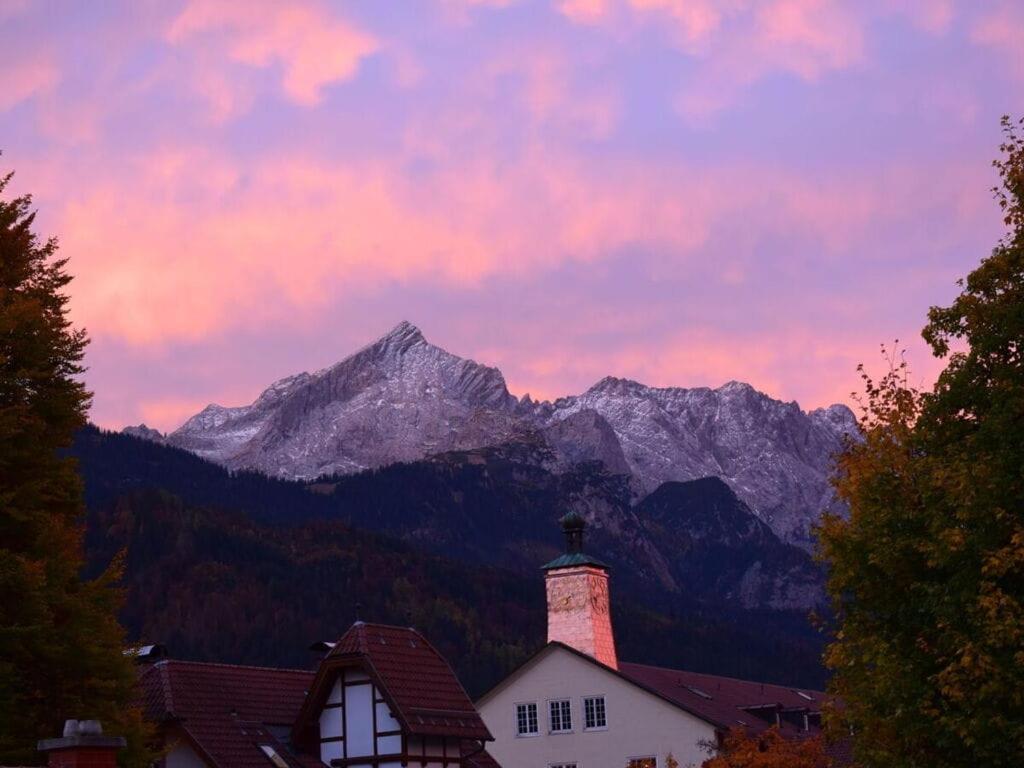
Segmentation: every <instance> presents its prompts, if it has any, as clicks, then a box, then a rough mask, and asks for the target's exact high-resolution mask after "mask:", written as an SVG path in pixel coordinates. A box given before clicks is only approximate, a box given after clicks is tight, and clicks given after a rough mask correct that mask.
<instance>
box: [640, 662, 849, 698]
mask: <svg viewBox="0 0 1024 768" xmlns="http://www.w3.org/2000/svg"><path fill="white" fill-rule="evenodd" d="M622 664H627V665H629V666H631V667H645V668H647V669H657V670H659V671H661V672H677V673H678V672H682V673H684V674H687V675H704V676H705V677H714V678H718V679H720V680H731V681H732V682H734V683H747V684H748V685H770V686H771V687H773V688H785V689H786V690H790V691H807V692H808V693H820V694H821V695H822V696H828V695H829V693H828V692H827V691H819V690H818V689H817V688H804V687H802V686H799V685H785V684H784V683H764V682H761V681H760V680H746V679H744V678H742V677H729V676H728V675H716V674H714V673H712V672H694V671H693V670H691V669H675V668H673V667H659V666H658V665H657V664H641V663H640V662H637V661H623V662H621V663H620V666H621V665H622Z"/></svg>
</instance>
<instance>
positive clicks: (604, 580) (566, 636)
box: [546, 565, 619, 669]
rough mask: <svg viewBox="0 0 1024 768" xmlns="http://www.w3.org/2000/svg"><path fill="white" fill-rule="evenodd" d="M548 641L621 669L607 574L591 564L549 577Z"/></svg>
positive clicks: (559, 569) (560, 570) (562, 569)
mask: <svg viewBox="0 0 1024 768" xmlns="http://www.w3.org/2000/svg"><path fill="white" fill-rule="evenodd" d="M546 586H547V597H548V642H553V641H557V642H560V643H565V644H566V645H568V646H570V647H572V648H575V649H576V650H578V651H580V652H582V653H585V654H587V655H588V656H592V657H593V658H595V659H597V660H598V661H600V662H601V663H602V664H607V665H608V666H609V667H612V668H613V669H618V667H619V661H618V656H617V655H616V653H615V637H614V636H613V635H612V616H611V607H610V605H609V602H608V572H607V571H605V570H604V569H602V568H596V567H594V566H590V565H583V566H574V567H569V568H554V569H552V570H550V571H548V572H547V576H546Z"/></svg>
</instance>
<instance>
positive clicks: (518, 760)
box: [477, 647, 714, 768]
mask: <svg viewBox="0 0 1024 768" xmlns="http://www.w3.org/2000/svg"><path fill="white" fill-rule="evenodd" d="M602 694H603V695H604V697H605V707H606V709H607V719H608V728H607V729H606V730H603V731H584V730H583V697H584V696H595V695H602ZM563 698H568V699H571V700H572V721H573V731H572V732H571V733H566V734H562V733H559V734H549V733H548V726H549V723H548V706H547V702H548V701H549V700H550V699H563ZM530 701H535V702H537V714H538V719H539V724H540V734H539V735H538V736H530V737H520V736H517V735H516V707H515V705H516V704H518V703H524V702H530ZM477 707H478V709H479V710H480V714H481V715H482V716H483V719H484V722H485V723H487V727H488V728H489V729H490V731H491V733H492V734H493V735H494V738H495V741H494V742H491V743H490V744H488V745H487V750H488V752H490V753H491V755H493V756H494V758H495V759H496V760H497V761H498V762H499V763H500V764H501V765H502V768H545V767H546V766H548V765H551V764H552V763H573V762H574V763H576V765H577V766H578V768H624V766H625V765H626V760H627V759H628V758H630V757H640V756H644V755H655V756H656V757H657V758H658V768H666V763H665V758H666V756H667V755H668V754H669V753H671V754H672V755H673V757H675V759H676V760H677V761H678V762H679V767H680V768H690V767H691V766H695V767H696V766H700V764H701V763H702V762H704V760H706V759H707V758H708V757H709V754H708V752H707V750H706V749H705V748H704V747H703V746H702V743H701V742H706V741H712V740H713V739H714V729H713V728H712V727H711V726H710V725H709V724H707V723H705V722H704V721H703V720H700V719H698V718H696V717H694V716H692V715H690V714H688V713H686V712H684V711H682V710H681V709H678V708H677V707H674V706H672V705H671V704H669V703H667V702H665V701H663V700H662V699H660V698H658V697H657V696H653V695H651V694H649V693H647V692H646V691H643V690H642V689H640V688H637V687H636V686H634V685H632V684H631V683H629V682H627V681H625V680H623V679H622V678H620V677H618V676H617V675H615V674H613V673H611V672H608V671H607V670H605V669H602V668H601V667H598V666H596V665H594V664H591V663H590V662H588V661H586V660H584V659H581V658H579V657H578V656H576V655H575V654H572V653H570V652H569V651H566V650H565V649H562V648H557V647H555V648H551V649H549V650H548V651H547V652H546V653H545V655H544V656H543V658H541V659H540V660H539V661H537V662H535V663H534V664H533V665H532V666H530V667H529V668H527V669H525V670H523V671H522V672H520V673H519V676H518V677H517V678H516V679H515V680H512V681H511V682H509V683H507V684H506V685H504V686H503V687H501V688H500V689H498V690H497V691H495V692H494V693H492V694H491V695H490V696H489V697H488V698H487V699H486V700H484V701H482V702H480V703H478V705H477Z"/></svg>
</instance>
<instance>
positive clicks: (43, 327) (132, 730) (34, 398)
mask: <svg viewBox="0 0 1024 768" xmlns="http://www.w3.org/2000/svg"><path fill="white" fill-rule="evenodd" d="M10 179H11V174H8V175H7V176H5V177H3V178H0V764H3V765H18V764H22V765H24V764H32V763H35V762H38V761H39V759H40V756H39V755H38V753H36V751H35V744H36V741H37V740H38V739H40V738H47V737H53V736H59V735H60V733H61V728H62V725H63V721H64V720H65V719H68V718H96V719H99V720H101V721H103V722H104V724H105V727H106V728H107V729H108V732H110V733H114V732H115V729H119V734H118V735H120V734H125V735H128V736H129V737H130V738H131V740H132V750H131V751H130V753H129V754H130V755H132V756H133V757H134V761H135V762H137V761H139V760H143V759H144V744H142V743H141V741H140V739H142V738H143V730H144V729H143V728H142V726H141V721H140V719H139V715H138V712H137V711H136V710H134V709H133V708H132V707H131V701H132V698H133V693H134V680H135V675H134V670H133V666H132V663H131V661H130V660H129V659H127V658H125V656H124V653H123V650H122V649H123V641H124V637H123V632H122V630H121V627H120V625H119V624H118V621H117V611H118V609H119V607H120V605H121V594H120V590H119V588H118V585H117V582H118V579H119V575H120V560H118V561H116V562H115V563H114V564H112V566H111V568H109V569H108V571H107V572H106V573H105V574H104V575H103V576H101V577H100V578H99V579H97V580H94V581H83V580H82V578H81V576H80V572H81V569H82V565H83V548H82V535H83V530H82V517H83V512H84V508H83V501H82V485H81V481H80V480H79V477H78V475H77V473H76V469H75V464H74V461H73V460H72V459H70V458H67V457H65V456H62V455H61V450H62V449H65V448H67V447H68V446H69V445H70V443H71V440H72V437H73V435H74V432H75V430H77V429H78V428H79V427H81V426H82V425H83V424H85V420H86V410H87V408H88V405H89V401H90V394H89V393H88V392H87V391H86V388H85V386H84V384H83V383H82V382H81V380H80V375H81V374H82V372H83V366H82V356H83V353H84V350H85V346H86V343H87V338H86V334H85V332H84V331H83V330H80V329H77V330H76V329H74V328H73V327H72V325H71V322H70V321H69V319H68V317H67V302H68V297H67V294H66V292H65V289H66V287H67V285H68V283H69V282H70V280H71V277H70V276H69V275H68V273H67V271H66V265H67V260H66V259H61V258H57V257H56V252H57V243H56V241H55V240H52V239H51V240H48V241H46V242H40V240H39V239H38V238H37V237H36V235H35V233H34V232H33V223H34V219H35V215H34V213H33V212H32V211H31V198H30V197H28V196H22V197H14V198H11V199H6V198H5V197H4V192H5V190H6V187H7V185H8V183H9V181H10Z"/></svg>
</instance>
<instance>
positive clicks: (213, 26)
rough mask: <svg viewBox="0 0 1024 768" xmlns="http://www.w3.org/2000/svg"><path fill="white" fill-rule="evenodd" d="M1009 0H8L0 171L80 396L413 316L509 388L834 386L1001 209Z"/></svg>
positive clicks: (802, 395)
mask: <svg viewBox="0 0 1024 768" xmlns="http://www.w3.org/2000/svg"><path fill="white" fill-rule="evenodd" d="M1021 40H1024V11H1022V10H1020V7H1019V4H1017V3H1014V2H1009V1H1007V2H1000V1H999V0H993V1H992V2H979V3H969V4H968V3H956V2H952V0H950V1H948V2H947V1H944V0H916V1H910V0H907V1H904V0H899V1H898V0H856V2H855V1H854V0H849V1H848V2H839V1H838V0H760V1H755V0H719V1H718V2H715V1H713V0H562V2H540V1H538V0H437V2H429V1H428V0H423V1H422V2H415V3H382V2H380V0H368V1H367V2H330V3H329V2H310V3H287V4H285V3H279V2H274V1H273V0H266V2H262V1H261V2H255V1H253V0H249V2H246V3H234V2H214V1H212V0H187V1H185V2H169V1H166V0H161V1H160V2H156V1H155V0H154V1H153V2H130V3H129V2H123V3H117V2H110V3H102V4H99V3H78V4H67V3H60V2H52V3H50V2H19V0H0V86H2V87H0V149H2V150H3V152H4V154H3V156H2V157H0V171H6V170H11V169H13V170H14V171H16V174H17V175H16V177H15V181H14V184H13V186H14V188H15V191H17V192H32V193H33V194H34V196H35V202H36V205H37V207H38V209H39V218H38V220H37V221H38V227H39V230H40V233H41V234H43V235H56V236H58V237H59V239H60V242H61V252H62V254H63V255H64V256H68V257H70V259H71V270H72V272H73V273H74V274H75V275H76V280H75V282H74V283H73V284H72V294H73V302H72V304H73V307H72V309H73V315H74V318H75V320H76V322H78V323H80V324H82V325H84V326H85V327H86V328H88V330H89V333H90V335H91V337H92V340H93V342H92V345H91V347H90V350H89V353H88V359H87V362H88V365H89V366H90V370H89V373H88V382H89V385H90V386H91V387H92V389H93V390H94V391H95V403H94V406H93V411H92V418H93V420H94V421H96V422H97V423H99V424H100V425H102V426H106V427H121V426H123V425H125V424H132V423H138V422H141V421H145V422H146V423H147V424H149V425H151V426H155V427H157V428H160V429H164V430H166V429H171V428H174V427H176V426H177V425H178V424H179V423H180V422H181V421H182V420H183V419H184V418H185V417H187V416H188V415H190V414H191V413H193V412H195V411H197V410H199V409H200V408H202V407H203V406H204V405H206V404H207V403H209V402H219V403H221V404H224V405H237V404H242V403H246V402H249V401H251V400H252V399H253V398H254V397H255V396H256V395H257V394H258V393H259V391H260V390H261V389H262V387H263V386H265V385H266V384H269V383H270V382H271V381H273V380H275V379H277V378H280V377H282V376H284V375H287V374H290V373H294V372H297V371H300V370H316V369H319V368H321V367H323V366H325V365H329V364H331V363H333V362H336V361H337V360H339V359H341V358H342V357H344V356H345V355H347V354H348V353H349V352H351V351H353V350H354V349H355V348H357V347H358V346H360V345H362V344H363V343H366V342H368V341H370V340H372V339H373V338H375V337H377V336H378V335H380V334H382V333H384V332H386V331H387V330H388V329H389V328H391V327H392V326H394V325H395V324H396V323H398V322H399V321H400V320H403V319H407V320H410V321H412V322H414V323H416V324H417V325H419V326H420V327H421V328H422V329H423V331H424V333H425V335H426V336H427V338H428V339H430V340H431V341H433V342H435V343H438V344H440V345H441V346H444V347H445V348H447V349H449V350H451V351H453V352H456V353H458V354H461V355H464V356H468V357H473V358H474V359H477V360H479V361H480V362H485V363H488V364H492V365H497V366H498V367H499V368H501V370H502V371H503V372H504V374H505V376H506V379H507V380H508V383H509V387H510V389H511V390H512V391H513V393H515V394H523V393H525V392H530V393H532V394H533V395H534V396H535V397H557V396H559V395H563V394H569V393H574V392H579V391H581V390H583V389H585V388H586V387H588V386H590V385H591V384H593V383H594V382H595V381H597V380H598V379H600V378H601V377H602V376H604V375H608V374H611V375H618V376H624V377H630V378H635V379H638V380H640V381H643V382H645V383H648V384H652V385H660V386H667V385H678V386H703V385H710V386H717V385H720V384H722V383H724V382H725V381H728V380H730V379H739V380H744V381H748V382H750V383H751V384H753V385H754V386H756V387H758V388H760V389H762V390H764V391H767V392H768V393H770V394H772V395H773V396H776V397H779V398H781V399H785V400H797V401H798V402H799V403H800V404H801V405H802V406H804V407H817V406H820V405H826V404H828V403H831V402H835V401H844V400H847V399H848V395H849V393H850V391H851V390H853V389H856V388H857V386H858V379H857V375H856V371H855V368H856V365H857V363H858V362H861V361H865V362H867V363H869V364H876V362H877V361H878V360H879V358H878V354H877V352H878V346H879V344H880V343H883V342H891V340H892V339H894V338H899V339H901V340H902V345H903V346H906V347H907V349H908V357H909V359H910V362H911V364H912V366H913V367H914V370H915V371H916V373H917V375H918V377H919V378H920V380H921V381H922V382H925V383H926V382H928V381H930V380H931V378H933V377H934V375H935V373H936V371H937V370H938V366H937V363H936V362H935V361H933V360H931V359H930V357H929V355H928V353H927V350H926V349H925V347H924V345H923V343H922V342H921V341H920V340H919V330H920V327H921V326H922V325H923V323H924V319H925V314H926V312H927V309H928V307H929V306H931V305H934V304H942V303H947V302H949V301H950V300H951V298H952V297H953V296H954V295H955V293H956V286H955V281H956V279H957V278H958V277H960V276H962V275H964V274H966V272H968V271H969V270H970V269H971V268H972V266H973V265H975V264H976V263H977V262H978V261H979V260H980V259H981V258H982V257H983V256H985V255H986V254H987V253H988V252H989V250H990V249H991V247H992V245H994V243H995V241H996V239H997V238H998V236H999V234H1000V222H999V216H998V211H997V209H996V207H995V205H994V203H993V202H992V200H991V194H990V192H989V189H990V187H991V186H992V185H993V184H994V183H995V175H994V171H993V169H992V168H991V165H990V161H991V160H992V158H993V157H994V155H995V152H996V151H997V146H998V144H999V138H1000V137H999V126H998V120H999V116H1000V115H1001V114H1003V113H1006V112H1013V111H1014V110H1017V111H1019V110H1020V109H1021V108H1022V107H1021V105H1022V104H1024V54H1022V50H1024V46H1021V45H1020V41H1021Z"/></svg>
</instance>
